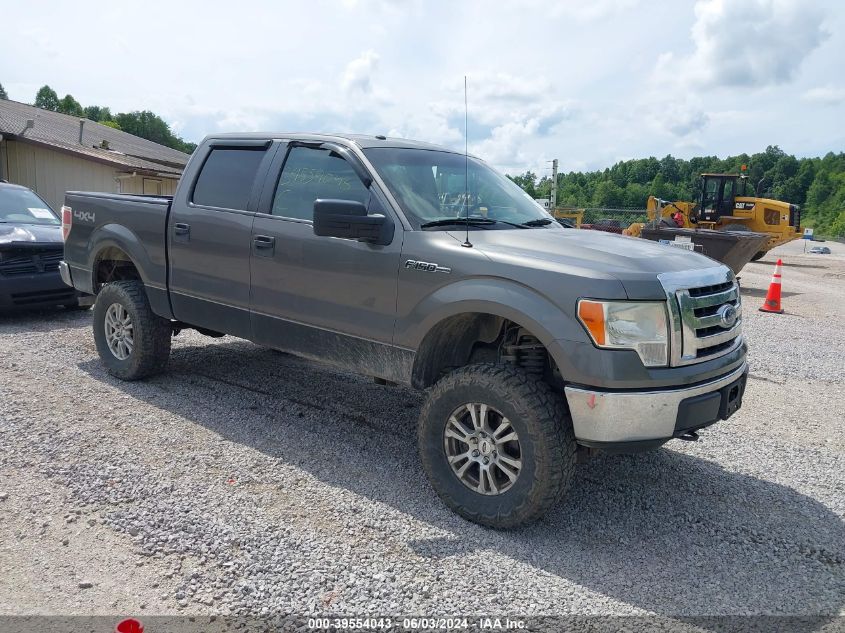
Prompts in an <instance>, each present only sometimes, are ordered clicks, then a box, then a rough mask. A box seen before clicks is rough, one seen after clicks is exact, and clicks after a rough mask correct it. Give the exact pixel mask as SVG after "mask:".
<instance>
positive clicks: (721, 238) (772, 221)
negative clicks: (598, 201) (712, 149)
mask: <svg viewBox="0 0 845 633" xmlns="http://www.w3.org/2000/svg"><path fill="white" fill-rule="evenodd" d="M747 189H748V178H747V177H746V176H745V175H743V174H701V180H700V188H699V194H698V201H697V202H686V201H675V202H669V201H667V200H660V199H659V198H655V197H654V196H649V198H648V203H647V209H646V210H647V213H648V217H649V222H647V223H634V224H632V225H631V226H630V227H628V228H627V229H625V230H624V231H623V233H624V234H625V235H633V236H635V237H644V238H646V239H651V240H657V241H666V240H667V239H668V238H670V237H672V236H674V237H675V239H676V240H677V239H678V237H681V240H682V241H686V242H689V241H691V242H692V243H694V244H696V245H698V246H700V247H701V248H700V249H699V248H697V249H696V250H702V251H703V252H704V253H705V254H706V255H709V256H710V257H713V258H714V259H718V260H719V261H723V262H725V263H726V264H728V265H729V266H731V268H733V269H734V270H735V271H736V272H739V270H740V269H741V268H742V267H743V266H744V265H745V264H747V263H748V262H749V261H757V260H758V259H760V258H761V257H763V256H764V255H765V254H766V253H767V252H768V251H769V250H771V249H773V248H774V247H776V246H780V245H781V244H786V243H787V242H790V241H792V240H794V239H798V238H799V237H801V209H800V208H799V207H798V206H796V205H794V204H789V203H788V202H782V201H780V200H771V199H769V198H760V197H756V196H749V195H747V194H748V191H747ZM714 232H718V233H723V235H714ZM708 251H709V252H708Z"/></svg>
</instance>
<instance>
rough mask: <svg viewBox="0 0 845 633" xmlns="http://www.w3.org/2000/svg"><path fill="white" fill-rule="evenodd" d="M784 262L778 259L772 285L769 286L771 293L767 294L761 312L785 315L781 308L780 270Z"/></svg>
mask: <svg viewBox="0 0 845 633" xmlns="http://www.w3.org/2000/svg"><path fill="white" fill-rule="evenodd" d="M782 266H783V262H781V260H780V259H778V263H777V264H776V265H775V273H774V274H773V275H772V283H770V284H769V292H768V293H766V301H765V303H763V305H762V306H760V312H774V313H775V314H783V308H781V307H780V269H781V267H782Z"/></svg>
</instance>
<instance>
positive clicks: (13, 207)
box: [0, 186, 60, 224]
mask: <svg viewBox="0 0 845 633" xmlns="http://www.w3.org/2000/svg"><path fill="white" fill-rule="evenodd" d="M0 222H5V223H13V224H60V222H59V218H57V217H56V215H55V214H54V213H53V211H52V210H51V209H50V207H48V206H47V203H46V202H44V201H43V200H42V199H41V198H39V197H38V196H36V195H35V194H34V193H32V192H31V191H30V190H29V189H18V188H17V187H4V186H0Z"/></svg>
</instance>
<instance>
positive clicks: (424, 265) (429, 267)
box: [405, 259, 452, 275]
mask: <svg viewBox="0 0 845 633" xmlns="http://www.w3.org/2000/svg"><path fill="white" fill-rule="evenodd" d="M405 268H411V269H412V270H422V271H424V272H427V273H446V274H447V275H448V274H449V273H451V272H452V269H451V268H446V267H445V266H438V265H437V264H433V263H432V262H418V261H417V260H415V259H408V260H406V261H405Z"/></svg>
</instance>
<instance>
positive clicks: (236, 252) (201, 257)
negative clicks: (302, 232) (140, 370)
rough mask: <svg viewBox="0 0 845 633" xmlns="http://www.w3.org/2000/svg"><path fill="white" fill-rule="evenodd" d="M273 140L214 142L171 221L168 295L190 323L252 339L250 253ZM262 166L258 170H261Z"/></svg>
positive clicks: (206, 149)
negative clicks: (254, 220)
mask: <svg viewBox="0 0 845 633" xmlns="http://www.w3.org/2000/svg"><path fill="white" fill-rule="evenodd" d="M270 147H271V143H270V141H263V140H258V141H237V142H235V141H229V140H221V141H212V142H211V143H210V144H209V145H208V146H204V147H203V148H202V151H204V152H205V156H202V157H200V156H198V157H196V158H195V160H200V159H201V160H202V166H201V167H200V170H199V173H198V175H197V177H196V180H195V181H194V182H193V183H192V186H190V185H189V183H185V186H180V193H177V197H176V199H174V201H173V206H172V209H171V212H170V222H169V223H168V227H167V228H168V246H169V252H168V260H169V264H170V266H169V271H170V272H169V289H170V301H171V305H172V307H173V315H174V317H175V318H177V319H179V320H180V321H184V322H185V323H189V324H190V325H195V326H200V327H205V328H208V329H211V330H216V331H219V332H224V333H226V334H232V335H235V336H240V337H243V338H250V337H251V334H252V328H251V324H250V318H249V281H250V280H249V256H250V245H251V237H252V222H253V219H254V218H255V204H256V202H257V198H258V194H259V193H260V183H262V182H263V176H264V175H265V174H266V171H267V169H268V168H269V165H270V159H271V158H272V156H271V154H272V152H270V151H268V150H269V149H270ZM262 167H263V171H262Z"/></svg>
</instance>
